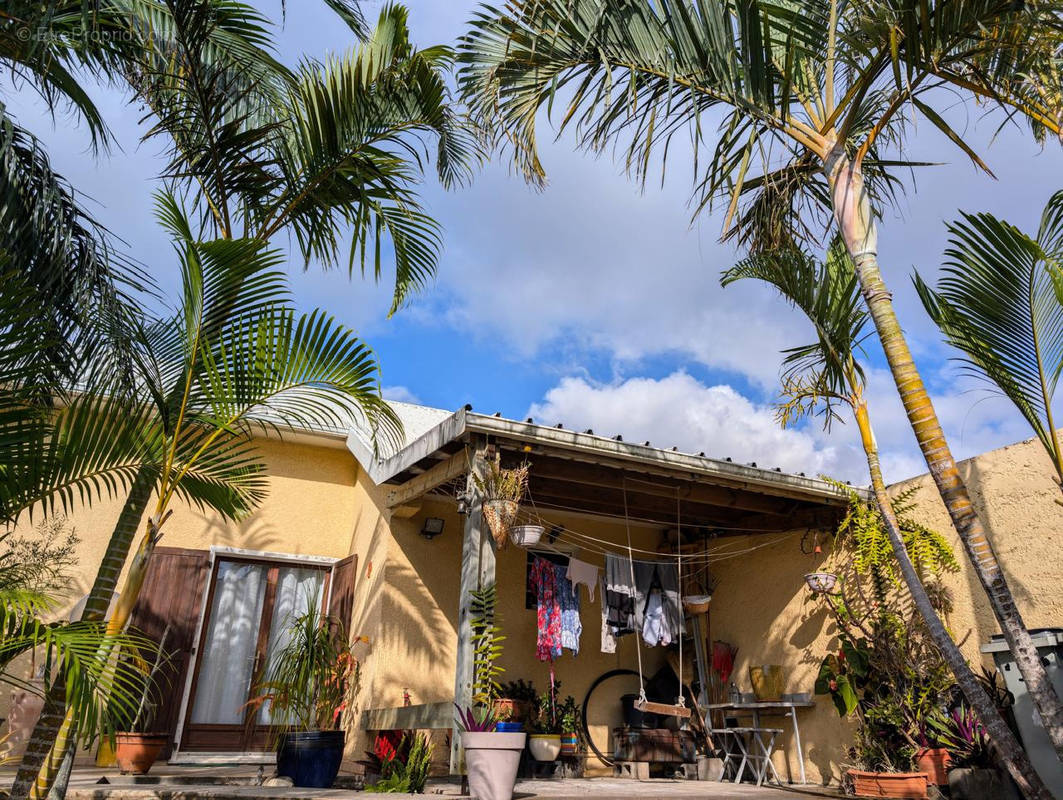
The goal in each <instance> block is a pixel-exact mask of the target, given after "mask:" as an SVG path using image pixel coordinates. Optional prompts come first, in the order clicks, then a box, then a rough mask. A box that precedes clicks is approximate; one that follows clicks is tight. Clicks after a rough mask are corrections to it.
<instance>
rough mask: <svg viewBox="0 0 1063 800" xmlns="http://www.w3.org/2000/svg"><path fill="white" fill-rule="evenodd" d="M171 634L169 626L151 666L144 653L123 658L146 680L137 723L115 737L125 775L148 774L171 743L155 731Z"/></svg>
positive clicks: (118, 760)
mask: <svg viewBox="0 0 1063 800" xmlns="http://www.w3.org/2000/svg"><path fill="white" fill-rule="evenodd" d="M169 635H170V626H169V625H167V626H166V629H165V630H164V631H163V632H162V637H161V638H160V640H159V646H158V649H157V650H155V654H154V659H153V661H152V663H151V665H150V666H148V665H146V664H144V662H143V657H142V654H141V653H132V652H129V651H124V652H123V654H122V656H121V657H122V658H124V659H126V660H127V661H131V662H133V663H138V664H140V665H141V667H140V670H141V675H142V676H143V680H141V681H139V682H138V684H137V686H136V689H137V690H138V691H139V694H140V700H139V703H138V704H137V711H136V714H135V715H134V716H133V721H132V722H131V724H130V725H129V729H128V730H123V731H117V732H116V733H115V735H114V738H115V745H114V760H115V763H117V764H118V771H119V772H121V773H122V774H123V775H147V774H148V771H149V770H150V769H151V767H152V765H153V764H154V763H155V761H156V760H157V759H158V758H159V753H161V752H162V749H163V748H164V747H166V744H167V742H169V740H170V734H169V733H158V732H153V731H152V730H151V728H152V726H153V724H154V722H155V714H156V712H157V711H158V707H159V703H158V701H159V695H158V690H159V687H158V679H159V674H160V672H161V671H162V669H163V668H164V667H165V666H166V665H167V664H168V663H169V662H170V658H171V657H172V655H173V654H172V653H167V652H166V650H165V648H166V639H167V637H168V636H169ZM131 672H132V673H133V674H136V670H131Z"/></svg>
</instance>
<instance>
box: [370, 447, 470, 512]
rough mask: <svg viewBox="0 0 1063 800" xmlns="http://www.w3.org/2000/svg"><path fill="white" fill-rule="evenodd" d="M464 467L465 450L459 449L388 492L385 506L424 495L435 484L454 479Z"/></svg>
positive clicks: (405, 501) (435, 485)
mask: <svg viewBox="0 0 1063 800" xmlns="http://www.w3.org/2000/svg"><path fill="white" fill-rule="evenodd" d="M466 467H467V461H466V458H465V451H464V450H461V451H459V452H457V453H455V454H454V455H452V456H451V457H450V458H448V459H447V460H446V461H440V462H439V463H438V464H436V465H435V466H433V467H431V468H429V469H427V470H425V471H424V472H422V473H421V474H420V475H417V476H416V477H414V478H411V479H410V480H408V481H406V483H404V484H402V485H401V486H397V487H395V488H394V489H392V490H391V491H390V492H388V496H387V507H388V508H395V507H396V506H401V505H406V504H407V503H409V502H410V501H411V500H416V499H418V498H419V497H422V496H424V495H425V494H427V493H428V492H430V491H432V490H433V489H435V488H436V487H437V486H442V485H443V484H444V483H446V482H447V481H451V480H454V478H456V477H458V476H459V475H461V474H462V473H463V472H465V469H466Z"/></svg>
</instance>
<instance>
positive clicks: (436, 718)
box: [361, 702, 454, 731]
mask: <svg viewBox="0 0 1063 800" xmlns="http://www.w3.org/2000/svg"><path fill="white" fill-rule="evenodd" d="M453 724H454V706H453V705H452V704H451V703H446V702H443V703H421V704H420V705H415V706H399V707H397V708H371V709H368V710H366V711H363V712H362V719H361V728H362V730H366V731H395V730H403V731H425V730H447V729H448V728H450V727H451V726H452V725H453Z"/></svg>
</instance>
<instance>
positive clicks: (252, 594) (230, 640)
mask: <svg viewBox="0 0 1063 800" xmlns="http://www.w3.org/2000/svg"><path fill="white" fill-rule="evenodd" d="M327 574H328V572H327V568H326V567H324V566H320V567H319V566H317V565H306V564H298V563H291V562H269V561H258V560H255V561H252V560H242V559H238V558H219V559H217V561H216V562H215V566H214V572H213V576H212V581H211V588H210V596H209V598H208V604H207V608H208V613H207V617H206V619H205V620H204V624H203V631H202V635H201V639H200V642H199V658H198V659H197V660H196V669H195V673H194V675H193V678H192V687H191V692H190V696H189V702H188V713H187V718H186V723H185V730H184V735H183V736H182V737H181V749H182V750H185V751H192V752H198V751H215V752H231V753H238V752H250V751H254V750H266V749H268V748H269V746H270V728H271V726H272V725H273V724H275V723H276V722H277V721H276V720H272V719H271V717H270V712H269V709H268V708H265V707H263V708H260V709H257V710H256V709H255V708H253V707H252V706H250V705H248V703H249V701H250V700H251V699H252V696H253V692H252V689H253V687H254V686H255V684H256V683H258V682H259V681H260V680H261V679H262V678H263V677H264V676H265V674H266V673H267V670H268V666H269V664H270V663H271V661H272V660H273V659H275V658H276V654H277V653H279V652H280V651H281V650H282V649H283V648H284V647H285V645H287V643H288V641H289V639H290V633H289V628H290V626H291V624H292V622H293V621H294V620H295V619H296V618H298V617H299V616H300V615H302V614H305V613H306V612H307V611H308V609H310V608H315V609H320V608H321V607H322V602H323V597H324V590H325V578H326V575H327Z"/></svg>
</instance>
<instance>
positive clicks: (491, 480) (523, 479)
mask: <svg viewBox="0 0 1063 800" xmlns="http://www.w3.org/2000/svg"><path fill="white" fill-rule="evenodd" d="M529 469H531V465H530V464H529V463H528V462H527V461H525V462H524V463H523V464H521V465H520V466H517V467H513V468H512V469H503V468H502V464H501V460H500V459H498V458H496V459H494V460H493V461H488V462H487V464H486V467H485V469H484V472H483V475H478V474H476V473H473V482H474V483H475V484H476V488H477V490H478V491H479V492H480V495H481V496H482V497H483V515H484V519H485V520H487V527H488V528H490V529H491V536H492V537H493V538H494V540H495V544H496V545H497V546H498V549H499V550H501V549H502V548H503V547H505V546H506V536H507V535H508V533H509V529H510V526H511V525H513V522H514V521H515V520H516V519H517V511H519V510H520V501H521V500H523V499H524V493H525V492H526V491H527V489H528V470H529Z"/></svg>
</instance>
